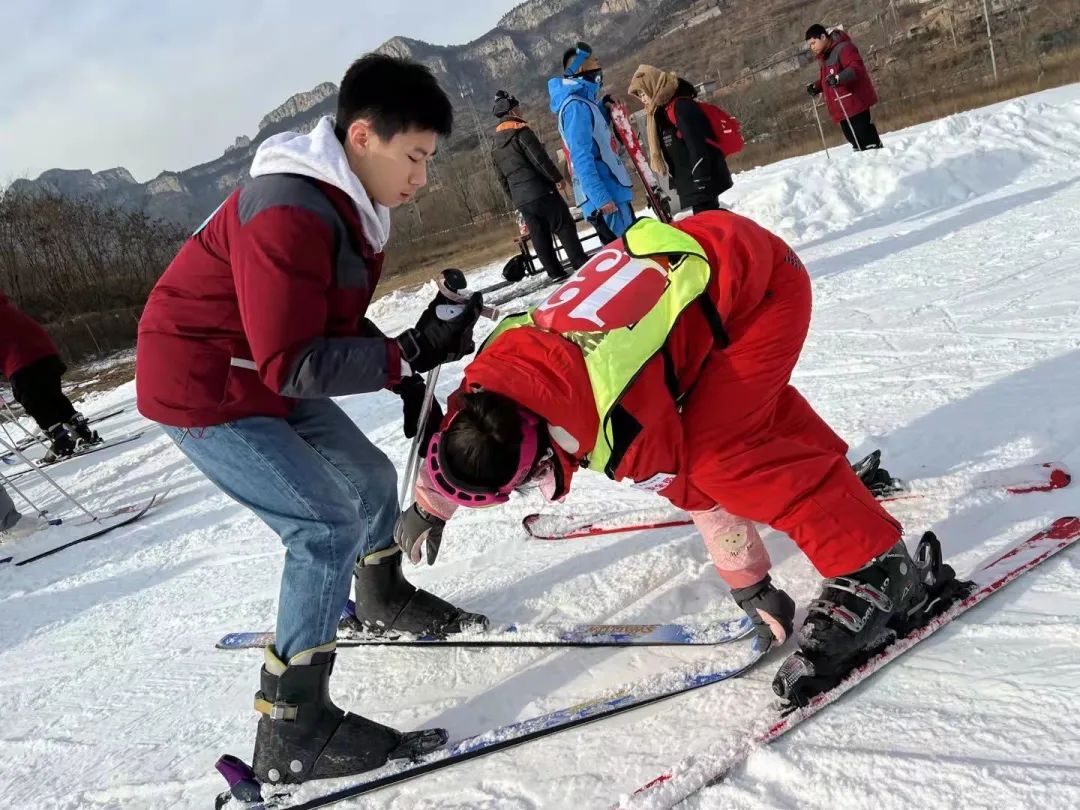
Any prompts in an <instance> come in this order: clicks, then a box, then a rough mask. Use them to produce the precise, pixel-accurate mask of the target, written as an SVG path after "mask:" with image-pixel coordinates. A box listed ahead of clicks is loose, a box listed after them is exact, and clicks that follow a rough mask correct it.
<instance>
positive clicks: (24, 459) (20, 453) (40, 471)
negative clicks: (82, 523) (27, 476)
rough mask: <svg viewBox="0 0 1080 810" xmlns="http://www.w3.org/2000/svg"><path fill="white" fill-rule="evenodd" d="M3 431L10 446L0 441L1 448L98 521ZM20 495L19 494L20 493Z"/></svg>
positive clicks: (4, 427) (95, 516)
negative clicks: (8, 451) (13, 455)
mask: <svg viewBox="0 0 1080 810" xmlns="http://www.w3.org/2000/svg"><path fill="white" fill-rule="evenodd" d="M3 430H4V435H5V436H7V439H8V441H10V442H11V444H8V443H7V442H5V441H4V440H3V439H0V446H3V447H5V448H7V449H8V450H10V451H11V452H12V453H14V454H15V455H16V456H18V457H19V458H20V459H21V460H22V462H23V463H24V464H26V465H27V466H28V467H29V468H30V469H31V470H33V471H34V472H36V473H37V474H38V475H40V476H41V477H42V478H44V479H45V480H46V481H48V482H49V483H50V484H51V485H52V487H53V489H55V490H56V491H57V492H59V493H60V494H61V495H63V496H64V497H65V498H67V499H68V500H69V501H71V502H72V503H73V504H75V506H76V507H77V508H78V509H79V510H81V511H83V512H85V513H86V515H87V516H88V517H89V518H90V519H91V520H97V519H98V516H97V515H95V514H94V513H93V512H91V511H90V510H89V509H87V508H86V507H85V506H83V505H82V504H81V503H80V502H79V501H78V500H77V499H76V498H75V497H74V496H73V495H71V494H70V493H69V492H68V491H67V490H66V489H64V488H63V487H62V486H60V485H59V484H58V483H56V481H54V480H53V477H52V476H51V475H49V474H48V473H47V472H45V471H44V470H43V469H41V468H40V467H39V466H37V465H36V464H35V463H34V462H32V461H31V460H30V459H28V458H27V457H26V456H25V455H24V454H23V451H22V450H20V449H19V448H18V447H17V446H16V445H15V442H14V441H12V439H11V434H10V433H8V431H7V426H3ZM16 491H18V490H16ZM20 494H21V493H20ZM24 497H25V496H24ZM27 503H29V501H27ZM31 505H32V504H31Z"/></svg>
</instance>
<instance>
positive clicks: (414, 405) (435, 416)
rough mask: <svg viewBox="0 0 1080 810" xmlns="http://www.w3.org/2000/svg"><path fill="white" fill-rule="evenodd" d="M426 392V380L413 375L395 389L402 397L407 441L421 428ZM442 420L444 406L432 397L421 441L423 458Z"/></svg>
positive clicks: (403, 427)
mask: <svg viewBox="0 0 1080 810" xmlns="http://www.w3.org/2000/svg"><path fill="white" fill-rule="evenodd" d="M426 390H427V386H425V385H424V378H423V377H421V376H420V375H419V374H413V375H412V376H411V377H406V378H405V379H403V380H402V381H401V382H399V383H398V384H397V386H396V387H395V388H394V393H395V394H397V395H398V396H399V397H401V416H402V429H403V430H404V432H405V438H406V439H411V438H412V437H413V436H415V435H416V434H417V432H418V429H419V427H420V410H421V409H422V408H423V406H424V392H425V391H426ZM442 420H443V409H442V406H441V405H439V400H437V399H435V397H432V398H431V409H430V410H429V411H428V418H427V424H425V425H424V428H423V434H422V436H423V438H422V439H421V440H420V455H421V456H426V455H427V449H428V444H430V443H431V437H432V436H434V435H435V431H437V430H438V429H439V425H441V424H442Z"/></svg>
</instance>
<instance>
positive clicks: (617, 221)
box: [604, 203, 634, 238]
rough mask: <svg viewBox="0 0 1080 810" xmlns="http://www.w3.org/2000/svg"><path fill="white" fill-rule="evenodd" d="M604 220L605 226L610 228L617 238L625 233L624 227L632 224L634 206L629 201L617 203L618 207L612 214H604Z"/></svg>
mask: <svg viewBox="0 0 1080 810" xmlns="http://www.w3.org/2000/svg"><path fill="white" fill-rule="evenodd" d="M604 222H606V223H607V226H608V227H609V228H611V232H612V233H613V234H615V236H616V238H618V237H620V236H622V235H623V234H624V233H626V229H627V228H629V227H630V226H631V225H632V224H633V222H634V207H633V206H632V205H631V204H630V203H619V207H618V209H616V211H615V213H614V214H604Z"/></svg>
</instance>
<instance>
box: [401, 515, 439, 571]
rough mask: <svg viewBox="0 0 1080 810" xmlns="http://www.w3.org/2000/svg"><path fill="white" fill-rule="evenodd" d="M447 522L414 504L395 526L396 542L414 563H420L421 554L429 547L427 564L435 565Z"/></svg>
mask: <svg viewBox="0 0 1080 810" xmlns="http://www.w3.org/2000/svg"><path fill="white" fill-rule="evenodd" d="M445 525H446V521H445V520H443V519H442V518H439V517H435V515H429V514H428V513H427V512H425V511H424V510H423V509H421V508H420V505H419V504H416V503H414V504H413V505H412V506H410V507H409V508H408V509H406V510H405V511H404V512H402V513H401V514H400V515H399V516H398V519H397V523H395V524H394V542H395V543H397V544H398V547H399V548H400V549H401V551H402V553H404V554H405V556H406V557H408V558H409V559H410V560H412V561H413V562H414V563H418V562H420V553H421V552H422V551H423V550H424V546H425V545H426V546H427V555H426V556H427V564H428V565H434V564H435V558H436V557H438V556H439V546H441V545H442V532H443V527H444V526H445Z"/></svg>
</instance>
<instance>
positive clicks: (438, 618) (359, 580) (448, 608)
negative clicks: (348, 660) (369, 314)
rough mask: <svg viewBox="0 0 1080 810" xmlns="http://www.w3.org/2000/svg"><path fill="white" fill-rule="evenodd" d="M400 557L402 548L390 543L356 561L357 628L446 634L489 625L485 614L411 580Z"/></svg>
mask: <svg viewBox="0 0 1080 810" xmlns="http://www.w3.org/2000/svg"><path fill="white" fill-rule="evenodd" d="M401 559H402V554H401V549H399V548H398V547H397V546H391V547H390V548H389V549H386V550H385V551H381V552H379V551H377V552H374V553H372V554H368V555H367V556H366V557H361V558H360V559H359V560H357V561H356V568H355V569H354V572H353V573H354V574H355V576H356V583H355V597H356V599H355V601H356V625H355V627H356V629H359V630H360V631H361V632H365V633H374V634H376V635H380V636H381V635H390V634H401V633H408V634H411V635H417V636H435V637H437V638H443V637H445V636H448V635H451V634H453V633H460V632H462V631H464V630H483V629H485V628H486V627H487V624H488V620H487V617H486V616H482V615H480V614H479V613H469V612H468V611H465V610H462V609H461V608H458V607H454V606H453V605H451V604H450V603H449V602H446V601H444V600H442V599H440V598H439V597H437V596H435V595H434V594H432V593H428V592H427V591H425V590H423V589H421V588H417V587H416V586H415V585H412V584H410V583H409V581H408V580H406V579H405V575H404V573H403V572H402V570H401ZM346 624H350V623H349V622H346Z"/></svg>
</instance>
